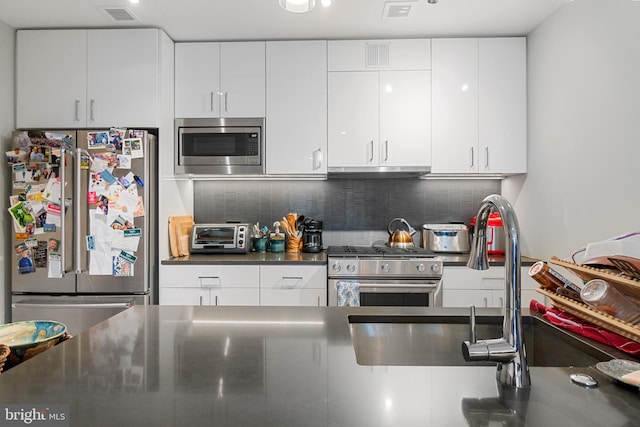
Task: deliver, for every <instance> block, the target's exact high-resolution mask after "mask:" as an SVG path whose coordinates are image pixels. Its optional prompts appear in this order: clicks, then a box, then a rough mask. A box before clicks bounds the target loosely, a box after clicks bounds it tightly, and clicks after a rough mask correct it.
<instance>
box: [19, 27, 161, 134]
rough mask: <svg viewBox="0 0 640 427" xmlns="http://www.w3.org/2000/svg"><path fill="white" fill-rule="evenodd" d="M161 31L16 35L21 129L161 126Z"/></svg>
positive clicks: (55, 32)
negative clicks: (159, 95)
mask: <svg viewBox="0 0 640 427" xmlns="http://www.w3.org/2000/svg"><path fill="white" fill-rule="evenodd" d="M159 67H160V63H159V30H157V29H117V30H113V29H111V30H36V31H32V30H26V31H19V32H18V36H17V77H16V86H17V97H16V122H17V125H18V127H20V128H27V127H37V128H64V127H67V128H83V127H95V128H97V127H111V126H139V127H157V126H158V108H159V107H158V102H159V97H158V79H159Z"/></svg>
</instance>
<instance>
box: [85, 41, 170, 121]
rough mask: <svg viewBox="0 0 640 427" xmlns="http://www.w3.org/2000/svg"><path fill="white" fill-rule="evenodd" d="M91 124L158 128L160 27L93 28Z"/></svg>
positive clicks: (89, 91)
mask: <svg viewBox="0 0 640 427" xmlns="http://www.w3.org/2000/svg"><path fill="white" fill-rule="evenodd" d="M88 46H89V49H88V58H87V72H88V79H87V96H88V100H87V102H88V111H87V127H110V126H138V127H157V126H158V120H157V116H158V114H157V112H158V70H159V59H158V55H159V38H158V30H156V29H118V30H89V32H88Z"/></svg>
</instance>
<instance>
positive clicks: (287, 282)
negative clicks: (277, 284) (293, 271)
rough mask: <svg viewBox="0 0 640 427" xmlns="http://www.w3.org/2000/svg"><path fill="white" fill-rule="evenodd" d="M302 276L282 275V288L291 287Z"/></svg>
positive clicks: (293, 286)
mask: <svg viewBox="0 0 640 427" xmlns="http://www.w3.org/2000/svg"><path fill="white" fill-rule="evenodd" d="M303 279H304V277H302V276H282V282H283V286H282V287H283V288H287V289H293V288H295V287H296V283H297V282H298V281H302V280H303Z"/></svg>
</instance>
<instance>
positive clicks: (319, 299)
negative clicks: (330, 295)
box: [318, 296, 320, 307]
mask: <svg viewBox="0 0 640 427" xmlns="http://www.w3.org/2000/svg"><path fill="white" fill-rule="evenodd" d="M318 307H320V296H318Z"/></svg>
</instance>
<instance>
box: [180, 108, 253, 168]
mask: <svg viewBox="0 0 640 427" xmlns="http://www.w3.org/2000/svg"><path fill="white" fill-rule="evenodd" d="M175 125H176V157H175V159H176V160H175V161H176V164H175V173H176V174H177V175H182V174H201V175H261V174H264V173H265V161H264V158H265V155H264V148H265V147H264V127H265V119H264V118H210V119H176V123H175Z"/></svg>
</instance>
